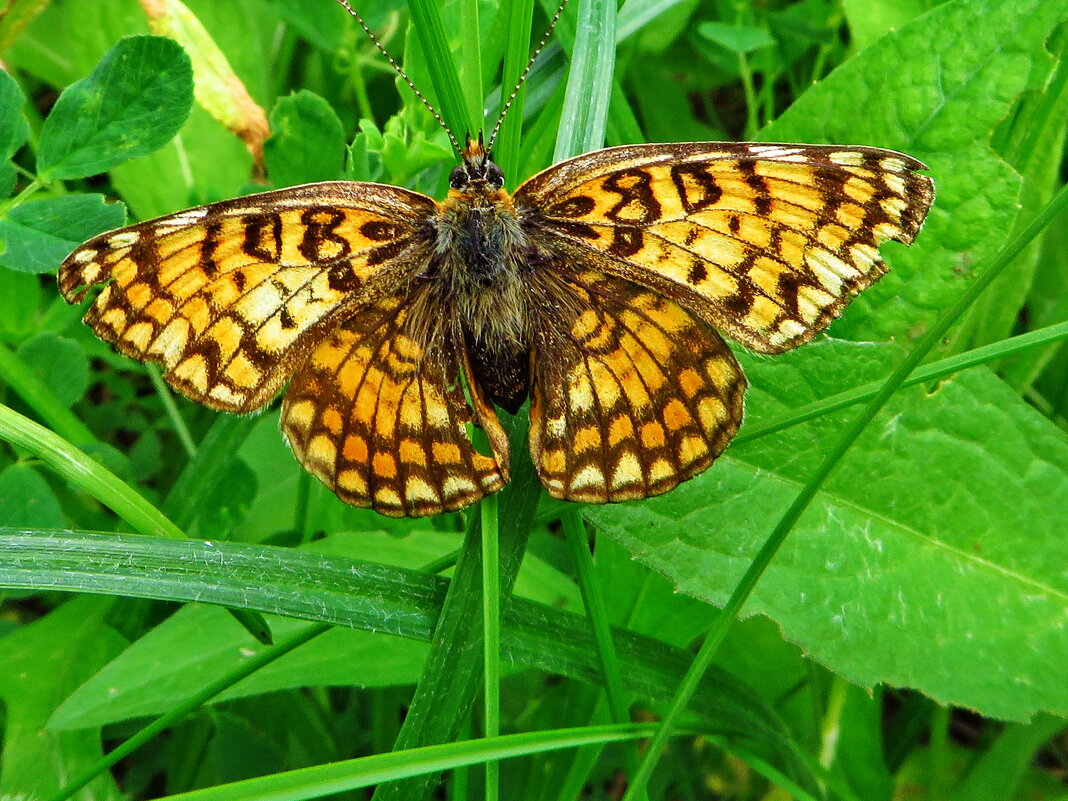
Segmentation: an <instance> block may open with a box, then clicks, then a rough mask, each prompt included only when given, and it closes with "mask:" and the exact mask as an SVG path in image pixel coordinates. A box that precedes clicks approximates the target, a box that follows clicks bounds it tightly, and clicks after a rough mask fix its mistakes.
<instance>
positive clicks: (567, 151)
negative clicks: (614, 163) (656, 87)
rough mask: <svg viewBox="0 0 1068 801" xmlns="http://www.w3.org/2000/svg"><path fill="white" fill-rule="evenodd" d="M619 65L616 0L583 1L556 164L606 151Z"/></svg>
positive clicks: (565, 99) (555, 154) (565, 97)
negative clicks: (614, 86)
mask: <svg viewBox="0 0 1068 801" xmlns="http://www.w3.org/2000/svg"><path fill="white" fill-rule="evenodd" d="M615 63H616V3H615V0H579V6H578V31H577V34H576V36H575V47H574V49H573V50H572V53H571V69H570V70H569V71H568V76H567V91H566V94H565V96H564V111H563V114H562V116H561V125H560V131H559V134H558V135H557V138H556V151H555V152H554V154H553V161H563V160H564V159H566V158H570V157H571V156H576V155H578V154H579V153H585V152H587V151H590V150H597V149H598V148H601V147H604V136H605V131H606V130H607V126H608V106H609V101H610V100H611V98H612V83H613V75H614V74H615Z"/></svg>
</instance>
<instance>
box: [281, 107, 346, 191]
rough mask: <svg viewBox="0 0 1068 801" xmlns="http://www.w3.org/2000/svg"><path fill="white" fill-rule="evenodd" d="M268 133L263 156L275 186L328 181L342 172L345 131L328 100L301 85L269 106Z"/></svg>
mask: <svg viewBox="0 0 1068 801" xmlns="http://www.w3.org/2000/svg"><path fill="white" fill-rule="evenodd" d="M271 132H272V133H271V136H270V138H269V139H268V140H267V141H266V142H265V143H264V145H263V160H264V162H265V163H266V165H267V174H268V175H269V176H270V178H271V182H272V183H273V184H274V185H275V186H278V187H282V186H296V185H298V184H308V183H312V182H314V181H328V180H332V179H335V178H337V177H338V176H339V175H340V174H341V168H342V163H343V158H344V155H345V132H344V130H343V129H342V126H341V120H339V119H338V116H337V114H336V113H335V112H334V110H333V109H332V108H331V107H330V104H329V103H327V102H326V101H325V100H323V99H322V98H321V97H319V96H318V95H317V94H315V93H314V92H309V91H307V90H306V89H302V90H300V91H299V92H296V93H295V94H292V95H290V96H289V97H282V98H279V99H278V102H277V103H275V106H274V108H273V109H272V110H271Z"/></svg>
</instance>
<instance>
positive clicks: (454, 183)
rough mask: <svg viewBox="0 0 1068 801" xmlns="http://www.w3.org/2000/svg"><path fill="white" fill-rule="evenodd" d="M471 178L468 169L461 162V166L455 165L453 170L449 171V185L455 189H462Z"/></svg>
mask: <svg viewBox="0 0 1068 801" xmlns="http://www.w3.org/2000/svg"><path fill="white" fill-rule="evenodd" d="M469 180H470V179H469V178H468V177H467V170H465V169H464V168H463V165H462V164H461V165H460V166H459V167H454V168H453V170H452V172H451V173H449V186H451V187H452V188H453V189H461V188H463V187H464V186H466V185H467V183H468V181H469Z"/></svg>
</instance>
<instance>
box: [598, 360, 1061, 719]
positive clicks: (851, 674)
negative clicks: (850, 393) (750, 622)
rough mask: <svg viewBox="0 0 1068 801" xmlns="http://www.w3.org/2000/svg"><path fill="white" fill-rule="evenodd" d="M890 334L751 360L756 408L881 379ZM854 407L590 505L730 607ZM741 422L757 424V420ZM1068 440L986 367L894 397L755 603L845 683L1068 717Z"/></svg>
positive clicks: (633, 547)
mask: <svg viewBox="0 0 1068 801" xmlns="http://www.w3.org/2000/svg"><path fill="white" fill-rule="evenodd" d="M897 353H898V351H897V349H896V348H891V347H889V346H872V345H848V344H846V343H841V342H826V343H819V344H814V345H809V346H808V347H806V348H805V349H804V350H803V351H799V352H797V353H792V354H787V355H784V356H780V357H777V358H776V359H774V360H756V359H747V360H746V361H747V364H746V368H747V372H748V374H749V377H750V379H751V382H752V384H753V389H752V391H751V392H750V395H749V404H748V407H749V409H750V411H751V413H752V412H753V411H757V412H758V413H759V414H761V415H768V414H772V415H773V414H775V413H776V412H778V413H780V414H781V413H783V412H784V411H785V410H788V409H789V408H791V407H794V406H796V405H798V404H800V403H804V402H806V401H808V400H811V399H813V398H818V397H823V396H826V395H828V394H831V393H832V392H834V391H836V390H837V389H840V388H841V387H842V386H844V385H849V384H852V383H855V382H856V383H860V382H863V381H864V380H866V379H870V378H874V377H877V376H879V375H881V374H885V371H886V370H887V369H888V366H889V365H890V364H891V363H892V362H893V360H894V359H896V358H897ZM853 413H855V412H854V411H853V410H849V409H846V410H843V411H842V412H839V413H837V414H834V415H830V416H828V417H826V418H824V419H822V420H818V421H814V422H812V423H809V424H806V425H804V426H798V427H796V428H793V429H788V430H786V431H784V432H781V433H780V434H778V435H776V436H769V437H764V438H762V439H759V440H755V441H752V442H749V443H746V444H744V445H742V446H739V447H737V448H734V449H732V450H730V451H729V452H728V455H727V456H724V457H722V458H721V459H720V460H719V461H718V462H717V463H716V464H715V465H714V466H713V467H712V468H711V469H709V470H708V471H707V472H706V473H703V474H702V475H700V476H698V477H697V478H695V479H694V480H692V481H690V482H687V483H686V484H684V485H682V486H681V487H680V488H679V489H677V490H675V491H673V492H672V493H670V494H668V495H666V496H663V497H660V498H655V499H651V500H649V501H647V502H645V503H642V504H633V505H620V506H606V507H600V508H592V507H591V508H588V509H587V511H586V515H587V517H588V518H589V519H590V520H592V521H593V522H594V523H595V524H596V525H597V526H598V527H599V528H601V529H602V530H603V531H604V532H605V533H607V534H608V535H610V536H612V537H613V538H615V539H617V540H618V541H619V542H621V543H622V544H623V545H624V547H626V548H627V549H628V550H629V551H630V552H631V553H633V554H634V555H635V556H636V557H637V558H639V559H640V560H641V561H643V562H645V563H646V564H647V565H649V566H651V567H653V568H654V569H656V570H657V571H659V572H662V573H664V574H665V575H666V576H668V577H669V578H671V579H672V580H673V581H674V582H675V583H676V585H677V586H678V587H679V589H680V590H681V591H683V592H685V593H687V594H690V595H694V596H696V597H698V598H702V599H704V600H706V601H709V602H710V603H713V604H717V605H721V604H722V603H723V602H724V601H725V600H726V597H727V595H728V594H729V592H730V588H731V587H733V586H734V584H735V583H736V582H737V580H738V578H739V577H740V576H741V573H742V571H744V569H745V568H746V566H747V565H748V564H749V561H750V560H751V558H752V557H753V556H754V555H755V553H756V550H757V548H758V547H759V545H760V543H761V542H763V540H764V538H765V536H766V535H767V534H768V532H769V531H770V530H771V529H772V527H773V526H774V525H775V523H776V522H777V520H778V519H779V516H780V515H781V514H782V512H783V510H784V509H785V508H786V506H787V505H788V504H789V502H790V501H791V500H792V499H793V497H794V496H795V495H796V494H797V492H798V490H799V489H800V486H801V484H802V483H803V482H804V481H805V480H806V478H807V475H808V471H809V469H810V466H811V465H814V464H816V463H818V461H819V459H820V458H821V456H822V454H823V453H825V452H826V451H827V450H828V449H829V447H830V446H831V444H832V443H833V442H834V441H835V438H836V437H837V436H838V435H839V432H840V430H841V426H842V425H843V424H844V421H848V420H849V419H850V418H851V415H852V414H853ZM743 431H744V428H743ZM1064 508H1068V441H1066V438H1065V435H1064V433H1063V432H1062V431H1059V430H1058V429H1057V428H1056V427H1055V426H1053V425H1051V424H1050V423H1049V422H1048V421H1047V420H1045V419H1044V418H1042V417H1041V416H1040V415H1039V414H1037V413H1036V412H1035V411H1034V410H1033V409H1032V408H1031V407H1030V406H1028V405H1026V404H1024V403H1023V402H1022V401H1021V400H1020V399H1019V398H1018V397H1017V396H1015V395H1014V394H1013V393H1012V392H1010V391H1009V390H1008V388H1007V387H1005V386H1004V385H1003V384H1002V383H1001V382H1000V381H998V380H997V379H996V378H994V377H993V376H992V375H990V374H989V373H987V372H986V371H985V370H983V369H976V370H973V371H970V372H967V373H963V374H961V375H960V376H958V377H956V378H954V379H953V380H952V381H947V382H944V383H942V384H941V385H940V386H939V387H938V389H937V391H936V392H933V393H931V394H928V392H927V391H925V390H924V389H923V388H921V387H915V388H912V389H908V390H905V391H903V392H901V393H899V395H898V397H897V398H896V399H895V401H894V402H892V403H891V405H890V407H888V409H887V410H886V411H885V412H884V413H883V414H882V415H881V416H880V417H879V418H877V420H876V423H875V424H874V425H873V426H872V427H871V428H870V429H869V431H868V432H867V433H866V434H865V435H864V436H863V437H862V439H861V440H860V442H858V444H857V446H856V447H855V448H854V449H853V450H852V451H851V452H850V453H849V454H848V455H847V456H846V458H845V460H844V461H843V463H842V464H841V465H840V466H839V467H838V469H837V471H836V472H835V473H834V474H833V476H832V478H831V479H830V481H829V483H828V484H827V486H826V488H825V490H824V491H823V492H822V493H820V495H819V496H818V497H817V500H816V502H815V503H814V504H813V506H812V508H811V509H810V510H809V511H808V512H807V513H806V514H805V515H804V516H803V517H802V518H801V520H800V522H799V524H798V526H797V528H796V530H795V531H794V532H793V533H792V534H791V536H790V539H788V540H787V542H786V545H785V546H784V547H783V550H782V551H781V553H780V554H779V555H778V557H777V558H776V560H775V561H774V562H773V563H772V565H771V567H770V568H769V570H768V572H767V573H766V574H765V576H764V577H763V579H762V580H761V582H760V584H759V585H758V586H757V589H756V592H755V594H754V596H753V598H752V600H751V601H750V602H749V604H748V606H747V607H746V612H747V614H755V613H762V614H766V615H768V616H769V617H771V618H772V619H773V620H775V621H776V622H778V623H779V625H780V626H781V627H782V629H783V632H784V634H785V636H786V638H787V639H788V640H789V641H791V642H795V643H797V644H798V645H800V646H801V647H802V648H803V649H804V651H805V652H806V654H808V655H809V656H810V657H811V658H813V659H815V660H817V661H818V662H821V663H823V664H825V665H827V666H828V667H829V668H830V669H831V670H833V671H834V672H836V673H838V674H840V675H842V676H843V677H845V678H846V679H848V680H849V681H852V682H854V683H856V684H860V685H861V686H864V687H870V686H872V685H873V684H876V683H878V682H885V683H887V684H890V685H894V686H906V687H913V688H916V689H919V690H921V691H922V692H924V693H926V694H928V695H930V696H931V697H933V698H935V699H936V700H938V701H939V702H941V703H946V704H955V705H960V706H967V707H971V708H973V709H977V710H979V711H981V712H982V713H983V714H986V715H989V716H993V717H1002V718H1009V719H1014V720H1022V719H1026V718H1028V717H1030V716H1031V715H1033V714H1034V713H1035V712H1037V711H1040V710H1048V711H1051V712H1054V713H1057V714H1063V713H1064V712H1066V711H1068V685H1065V683H1064V682H1063V680H1062V677H1061V676H1060V675H1059V671H1057V670H1056V669H1052V668H1051V665H1053V664H1059V663H1060V662H1062V661H1064V660H1063V659H1062V658H1061V657H1062V656H1063V657H1068V634H1066V633H1065V630H1064V628H1063V626H1061V625H1060V624H1061V621H1063V619H1064V615H1065V614H1066V611H1068V581H1066V579H1065V576H1064V574H1063V570H1062V569H1061V568H1062V566H1063V565H1064V564H1066V563H1068V543H1066V541H1065V538H1064V536H1063V520H1062V515H1061V510H1062V509H1064Z"/></svg>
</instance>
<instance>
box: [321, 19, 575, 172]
mask: <svg viewBox="0 0 1068 801" xmlns="http://www.w3.org/2000/svg"><path fill="white" fill-rule="evenodd" d="M337 2H338V3H339V4H340V5H341V6H343V7H344V9H345V10H346V11H348V12H349V13H350V14H351V15H352V16H353V17H355V19H356V21H357V22H358V23H360V27H361V28H363V32H364V33H366V34H367V37H368V38H369V39H370V40H371V42H372V43H373V44H374V46H375V47H377V48H378V52H379V53H381V54H382V55H383V56H384V57H385V59H386V61H388V62H389V65H390V66H391V67H393V69H394V70H396V72H397V74H398V75H399V76H400V77H401V78H402V79H403V80H404V82H405V83H406V84H408V88H410V89H411V90H412V91H413V92H415V96H416V97H418V98H419V101H420V102H421V103H422V104H423V105H424V106H426V107H427V110H428V111H430V113H431V114H433V115H434V119H435V120H437V121H438V125H440V126H441V127H442V129H443V130H444V131H445V133H446V134H448V135H449V140H450V141H451V142H452V146H453V147H454V148H455V149H456V152H457V153H463V149H462V148H461V147H460V143H459V142H458V141H457V140H456V136H455V135H454V134H453V132H452V131H450V130H449V126H448V125H446V124H445V120H444V119H442V117H441V115H440V114H439V113H438V110H437V109H436V108H434V106H433V105H431V103H430V101H429V100H427V99H426V96H425V95H424V94H423V93H422V92H420V91H419V87H417V86H416V85H415V83H414V82H413V81H412V79H411V78H409V77H408V73H406V72H405V71H404V68H403V67H402V66H401V65H400V64H398V63H397V61H396V59H394V58H393V56H391V55H390V54H389V51H388V50H386V47H385V45H383V44H382V42H381V41H380V40H379V38H378V37H377V36H375V35H374V33H373V32H372V31H371V29H370V28H368V27H367V23H366V22H364V21H363V17H361V16H360V15H359V14H357V13H356V11H355V9H353V7H352V6H350V5H349V3H348V0H337ZM566 5H567V0H560V5H559V7H557V9H556V13H555V14H553V18H552V19H551V20H549V27H548V28H547V29H546V31H545V35H544V36H542V37H541V41H540V42H538V46H537V47H535V48H534V53H533V54H532V55H531V56H530V60H529V61H527V65H526V67H524V68H523V72H522V73H521V74H520V76H519V80H517V81H516V82H515V87H514V88H513V89H512V93H511V94H510V95H509V96H508V99H507V100H506V101H505V102H504V105H503V106H501V113H500V114H498V115H497V123H496V124H495V125H494V126H493V133H491V134H490V138H489V145H488V146H487V147H486V152H487V153H491V152H493V143H494V142H496V141H497V134H498V133H499V132H500V130H501V123H502V122H504V118H505V115H507V114H508V111H509V109H511V108H512V104H513V103H514V102H515V99H516V97H517V96H518V95H519V90H520V88H521V87H522V86H523V82H524V81H525V80H526V79H527V76H528V75H529V74H530V70H531V69H532V68H533V67H534V62H535V61H537V59H538V56H539V55H541V51H542V50H543V49H544V48H545V45H546V44H547V43H548V41H549V37H550V36H552V33H553V28H555V27H556V23H557V22H559V21H560V15H561V14H563V13H564V6H566ZM481 136H482V135H481V134H479V138H481Z"/></svg>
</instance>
